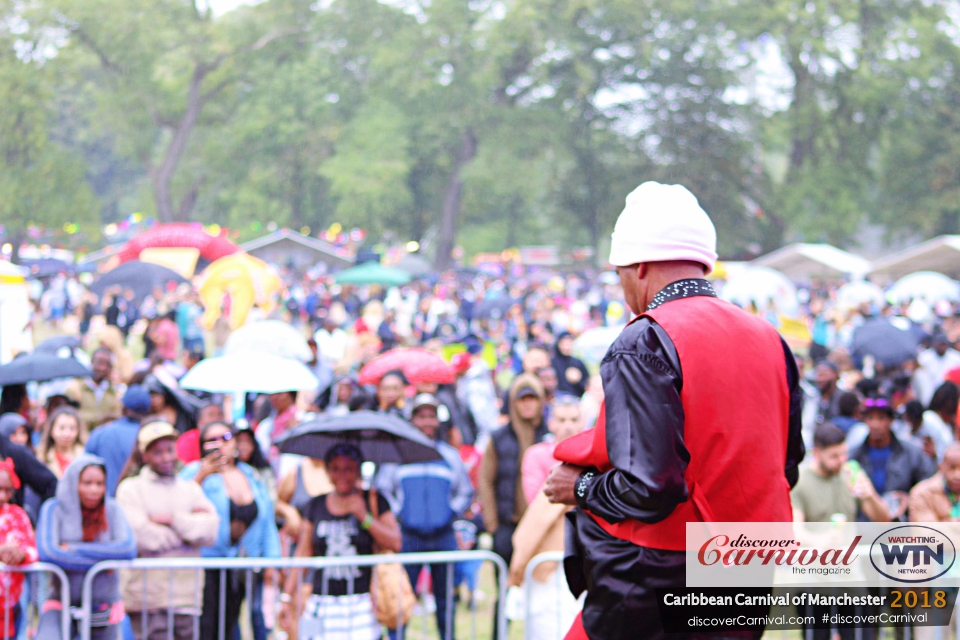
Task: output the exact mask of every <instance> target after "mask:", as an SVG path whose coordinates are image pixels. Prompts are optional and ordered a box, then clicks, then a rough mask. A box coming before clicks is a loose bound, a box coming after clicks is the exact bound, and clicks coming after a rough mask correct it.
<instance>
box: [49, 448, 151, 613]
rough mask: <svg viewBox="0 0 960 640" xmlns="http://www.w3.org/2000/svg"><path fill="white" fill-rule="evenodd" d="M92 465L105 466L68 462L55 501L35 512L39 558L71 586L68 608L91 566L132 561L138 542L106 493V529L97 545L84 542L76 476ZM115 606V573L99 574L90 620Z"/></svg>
mask: <svg viewBox="0 0 960 640" xmlns="http://www.w3.org/2000/svg"><path fill="white" fill-rule="evenodd" d="M91 466H99V467H104V461H103V459H102V458H98V457H97V456H93V455H90V454H83V455H80V456H78V457H77V458H76V459H74V461H73V462H72V463H70V466H68V467H67V470H66V472H65V473H64V474H63V478H62V479H61V480H60V483H59V485H58V486H57V495H56V497H55V498H53V499H51V500H48V501H47V502H45V503H44V505H43V508H42V509H40V521H39V522H38V523H37V549H38V550H39V552H40V560H41V561H42V562H50V563H52V564H55V565H57V566H59V567H61V568H62V569H63V570H64V571H66V573H67V578H68V580H69V584H70V602H71V604H72V605H73V606H79V605H80V597H81V589H82V587H83V578H84V576H85V575H86V573H87V570H88V569H90V568H91V567H92V566H93V565H95V564H96V563H98V562H100V561H102V560H132V559H133V558H136V557H137V541H136V540H135V539H134V537H133V531H132V530H131V529H130V525H129V524H128V523H127V519H126V517H125V516H124V515H123V510H122V509H121V508H120V505H118V504H117V503H116V502H114V500H113V498H110V497H108V496H106V495H105V496H104V500H106V505H105V509H106V519H107V529H106V531H104V532H103V533H101V534H100V537H99V539H97V540H96V541H94V542H84V540H83V516H82V513H81V510H80V494H79V492H78V485H79V483H80V474H81V473H82V472H83V470H84V469H86V468H87V467H91ZM51 587H52V590H53V592H54V593H52V594H51V595H50V599H51V600H54V601H57V600H59V597H60V596H59V586H58V584H57V581H56V580H54V581H53V584H52V585H51ZM120 602H121V600H120V583H119V579H118V576H117V573H116V572H115V571H105V572H102V573H100V574H98V575H97V577H96V578H94V580H93V611H94V614H95V615H94V617H95V619H96V618H97V616H96V614H97V613H98V612H103V611H110V610H112V609H114V608H115V607H114V605H117V604H118V603H120ZM119 613H120V614H122V607H120V608H119ZM109 617H110V620H109V621H107V620H104V621H103V622H109V623H111V624H112V623H114V622H115V620H113V618H114V617H116V615H110V616H109ZM121 617H122V615H121ZM95 626H99V625H95Z"/></svg>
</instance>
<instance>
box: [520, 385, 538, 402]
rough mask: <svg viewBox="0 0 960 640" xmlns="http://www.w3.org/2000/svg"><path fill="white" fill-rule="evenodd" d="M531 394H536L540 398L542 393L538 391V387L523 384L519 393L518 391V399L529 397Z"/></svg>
mask: <svg viewBox="0 0 960 640" xmlns="http://www.w3.org/2000/svg"><path fill="white" fill-rule="evenodd" d="M530 396H536V397H537V398H539V397H540V394H539V393H537V390H536V389H534V388H533V387H531V386H529V385H523V386H522V387H520V388H519V389H517V393H516V398H517V400H519V399H520V398H529V397H530Z"/></svg>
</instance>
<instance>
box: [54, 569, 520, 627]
mask: <svg viewBox="0 0 960 640" xmlns="http://www.w3.org/2000/svg"><path fill="white" fill-rule="evenodd" d="M476 560H480V561H486V562H491V563H493V565H494V566H495V567H496V580H497V604H496V611H495V621H494V624H495V625H496V632H497V635H496V637H497V638H499V639H500V640H505V639H506V638H507V621H506V614H505V608H504V607H505V604H506V594H507V576H508V569H507V565H506V563H505V562H504V561H503V558H501V557H500V556H498V555H496V554H495V553H493V552H491V551H439V552H424V553H397V554H389V555H370V556H348V557H314V558H273V559H271V558H139V559H136V560H107V561H104V562H100V563H98V564H96V565H94V566H93V567H92V568H91V569H90V570H89V571H87V574H86V576H84V580H83V597H82V603H81V607H80V609H79V610H78V611H76V612H75V613H74V617H76V618H77V619H78V620H79V622H80V637H81V640H91V635H92V627H91V624H90V623H91V616H90V611H91V609H92V607H93V596H94V594H93V581H94V579H95V578H96V576H97V575H99V574H101V573H103V572H105V571H120V570H135V571H143V572H144V576H145V575H146V572H147V571H156V570H165V571H168V572H169V573H170V580H171V582H170V585H171V586H170V587H168V591H169V592H170V593H172V584H173V571H175V570H178V569H179V570H184V569H198V570H211V569H212V570H218V571H219V572H220V576H219V577H220V589H219V596H220V597H219V607H218V616H217V617H218V623H219V624H218V630H219V633H218V635H219V637H218V638H216V639H212V638H204V639H203V640H228V639H227V638H226V637H225V635H226V629H225V627H226V625H225V617H226V600H225V598H226V589H225V588H224V586H225V580H226V574H227V571H244V572H246V577H247V580H246V599H247V602H248V603H249V602H251V589H252V587H251V584H252V580H251V576H252V573H253V572H254V571H261V570H264V569H313V570H323V569H329V568H331V567H373V566H375V565H378V564H401V565H440V564H445V565H447V575H448V577H449V578H450V579H449V580H448V581H447V592H446V593H445V594H443V597H445V598H446V599H447V603H448V607H447V609H446V611H447V616H446V617H447V627H446V628H447V633H446V636H447V637H446V638H444V640H452V628H453V626H452V619H453V608H454V607H453V588H454V585H453V579H452V578H453V571H454V565H456V564H457V563H460V562H469V561H476ZM144 579H145V578H144ZM415 587H416V585H414V588H415ZM299 595H300V590H299V589H298V591H297V597H298V599H299ZM437 597H438V598H439V597H441V596H440V594H437ZM298 604H299V603H298ZM298 609H299V607H298ZM474 613H475V609H474ZM167 615H168V623H169V624H168V625H167V638H168V639H170V640H172V639H173V637H174V628H173V624H172V615H173V611H172V610H168V612H167ZM68 625H69V621H68ZM402 633H403V627H402V625H401V626H400V628H399V629H398V634H400V635H399V637H402ZM69 637H70V636H69V635H65V636H64V638H69ZM193 637H194V638H195V639H197V638H199V637H200V636H199V631H198V628H197V625H196V623H195V624H194V635H193ZM472 637H473V638H474V639H475V638H476V620H475V616H474V623H473V628H472ZM291 640H293V639H291Z"/></svg>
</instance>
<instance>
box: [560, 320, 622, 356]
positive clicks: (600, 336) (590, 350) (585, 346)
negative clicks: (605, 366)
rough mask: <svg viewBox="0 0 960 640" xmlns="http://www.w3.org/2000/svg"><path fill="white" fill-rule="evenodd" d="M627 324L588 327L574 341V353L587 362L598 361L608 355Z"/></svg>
mask: <svg viewBox="0 0 960 640" xmlns="http://www.w3.org/2000/svg"><path fill="white" fill-rule="evenodd" d="M624 326H626V325H622V324H620V325H616V326H613V327H597V328H596V329H588V330H587V331H584V332H583V334H581V335H580V337H579V338H577V339H576V340H574V341H573V353H574V355H576V356H577V357H579V358H582V359H583V360H585V361H586V362H591V363H598V362H600V361H601V360H603V356H605V355H607V350H608V349H609V348H610V345H612V344H613V341H614V340H616V339H617V336H619V335H620V332H621V331H623V327H624Z"/></svg>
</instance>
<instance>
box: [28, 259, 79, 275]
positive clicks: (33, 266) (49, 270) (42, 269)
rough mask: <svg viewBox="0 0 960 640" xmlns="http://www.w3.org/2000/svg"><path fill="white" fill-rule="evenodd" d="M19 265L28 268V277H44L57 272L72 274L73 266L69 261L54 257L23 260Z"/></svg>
mask: <svg viewBox="0 0 960 640" xmlns="http://www.w3.org/2000/svg"><path fill="white" fill-rule="evenodd" d="M20 266H22V267H24V268H25V269H29V270H30V274H29V275H28V276H27V277H28V278H46V277H49V276H55V275H57V274H58V273H66V274H70V275H72V274H73V273H74V272H75V267H74V266H73V265H72V264H70V263H69V262H64V261H63V260H58V259H56V258H37V259H35V260H23V261H21V263H20Z"/></svg>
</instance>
